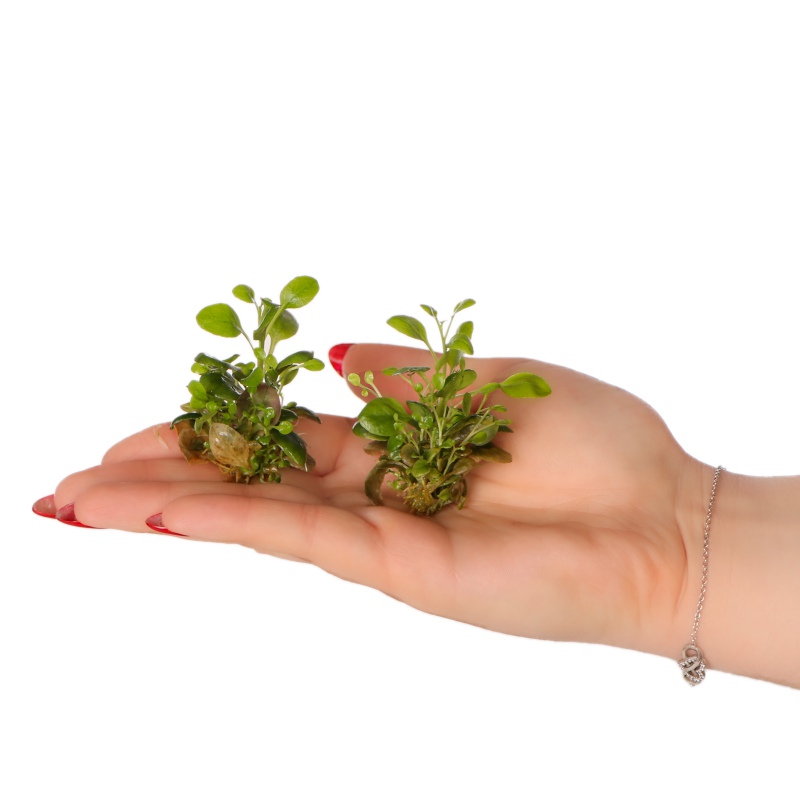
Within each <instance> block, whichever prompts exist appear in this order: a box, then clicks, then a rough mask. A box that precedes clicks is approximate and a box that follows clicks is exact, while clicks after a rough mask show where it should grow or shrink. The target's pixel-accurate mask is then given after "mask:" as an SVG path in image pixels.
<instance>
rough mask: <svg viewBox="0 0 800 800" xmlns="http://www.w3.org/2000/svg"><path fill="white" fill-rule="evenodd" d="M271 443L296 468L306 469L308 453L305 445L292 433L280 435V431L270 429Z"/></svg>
mask: <svg viewBox="0 0 800 800" xmlns="http://www.w3.org/2000/svg"><path fill="white" fill-rule="evenodd" d="M270 433H271V434H272V441H274V442H275V444H277V445H278V447H280V449H281V450H283V452H284V453H286V455H287V456H288V457H289V461H291V462H292V463H293V464H294V465H295V466H296V467H300V469H306V461H307V460H308V451H307V450H306V443H305V442H304V441H303V440H302V439H301V438H300V437H299V436H298V435H297V434H296V433H295V432H294V431H292V432H291V433H287V434H284V433H281V432H280V431H277V430H275V428H272V429H271V430H270Z"/></svg>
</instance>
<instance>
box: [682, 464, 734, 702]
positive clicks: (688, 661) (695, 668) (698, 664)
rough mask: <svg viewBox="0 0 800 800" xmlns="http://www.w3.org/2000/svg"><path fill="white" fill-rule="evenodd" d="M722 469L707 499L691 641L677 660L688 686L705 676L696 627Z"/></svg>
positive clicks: (703, 596)
mask: <svg viewBox="0 0 800 800" xmlns="http://www.w3.org/2000/svg"><path fill="white" fill-rule="evenodd" d="M724 469H725V467H717V470H716V472H715V473H714V481H713V483H712V484H711V499H710V500H709V501H708V513H707V514H706V526H705V529H704V531H703V579H702V580H701V581H700V597H699V598H698V600H697V610H696V611H695V612H694V624H693V625H692V638H691V641H690V642H689V644H687V645H686V647H684V648H683V657H682V658H681V660H680V661H679V662H678V666H679V667H680V668H681V671H682V672H683V678H684V680H685V681H686V682H687V683H688V684H689V686H697V684H698V683H700V682H701V681H702V680H703V678H705V676H706V662H705V659H704V658H703V652H702V650H700V648H699V647H698V646H697V629H698V628H699V627H700V616H701V614H702V613H703V600H705V597H706V586H707V585H708V534H709V531H710V530H711V513H712V511H713V510H714V497H715V496H716V494H717V481H718V480H719V474H720V472H722V471H723V470H724ZM690 652H694V655H689V653H690Z"/></svg>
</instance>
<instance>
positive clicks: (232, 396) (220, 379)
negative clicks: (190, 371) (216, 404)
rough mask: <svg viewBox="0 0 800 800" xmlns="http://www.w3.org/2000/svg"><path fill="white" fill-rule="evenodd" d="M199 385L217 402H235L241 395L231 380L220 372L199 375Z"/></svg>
mask: <svg viewBox="0 0 800 800" xmlns="http://www.w3.org/2000/svg"><path fill="white" fill-rule="evenodd" d="M200 383H202V384H203V386H204V387H205V389H206V391H207V392H208V394H209V395H211V396H212V397H216V398H217V399H219V400H237V399H238V398H239V395H240V394H241V392H240V391H239V389H238V388H237V386H236V383H235V381H234V380H233V378H231V377H229V376H228V375H224V374H222V373H220V372H207V373H206V374H205V375H201V376H200Z"/></svg>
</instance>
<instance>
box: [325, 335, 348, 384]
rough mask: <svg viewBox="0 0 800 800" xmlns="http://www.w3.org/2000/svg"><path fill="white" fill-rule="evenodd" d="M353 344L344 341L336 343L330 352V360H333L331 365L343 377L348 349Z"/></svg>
mask: <svg viewBox="0 0 800 800" xmlns="http://www.w3.org/2000/svg"><path fill="white" fill-rule="evenodd" d="M352 346H353V343H352V342H350V343H344V344H335V345H334V346H333V347H331V349H330V351H329V352H328V360H329V361H330V362H331V366H332V367H333V368H334V369H335V370H336V372H338V373H339V375H341V376H342V377H344V368H343V366H342V365H343V363H344V357H345V356H346V355H347V351H348V350H349V349H350V348H351V347H352Z"/></svg>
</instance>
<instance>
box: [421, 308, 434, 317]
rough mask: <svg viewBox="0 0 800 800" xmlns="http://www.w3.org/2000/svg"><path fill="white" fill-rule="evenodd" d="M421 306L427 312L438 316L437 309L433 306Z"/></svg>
mask: <svg viewBox="0 0 800 800" xmlns="http://www.w3.org/2000/svg"><path fill="white" fill-rule="evenodd" d="M420 308H421V309H422V310H423V311H424V312H425V313H426V314H429V315H430V316H432V317H433V318H434V319H435V318H436V309H435V308H432V307H431V306H426V305H420Z"/></svg>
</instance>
